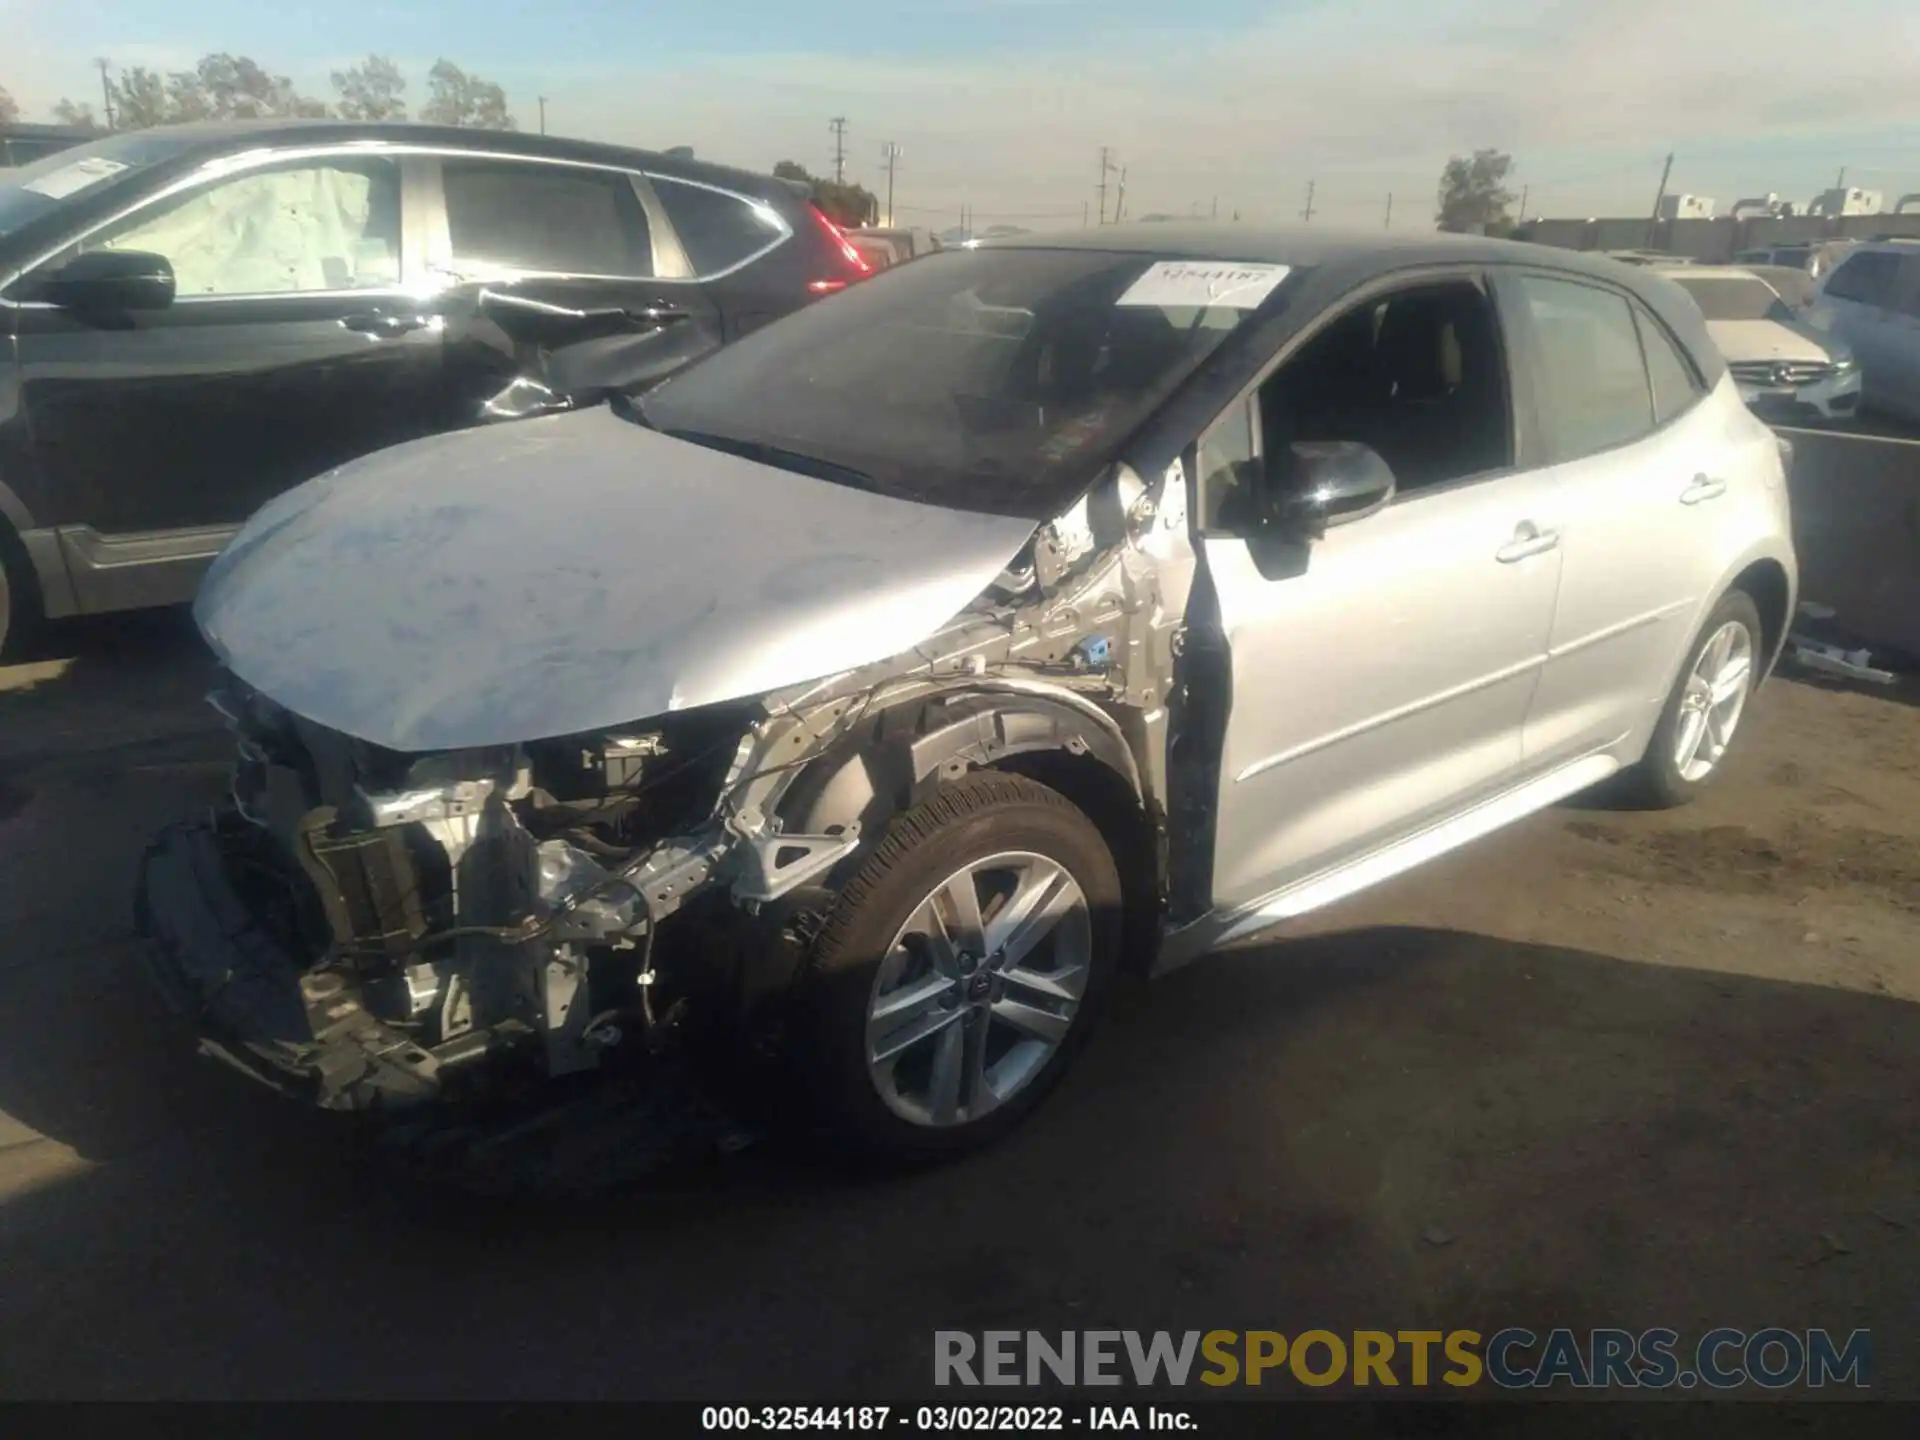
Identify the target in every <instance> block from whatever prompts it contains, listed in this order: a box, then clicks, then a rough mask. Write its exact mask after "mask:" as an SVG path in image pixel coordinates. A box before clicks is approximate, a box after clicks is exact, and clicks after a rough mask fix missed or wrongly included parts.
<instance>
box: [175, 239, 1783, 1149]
mask: <svg viewBox="0 0 1920 1440" xmlns="http://www.w3.org/2000/svg"><path fill="white" fill-rule="evenodd" d="M1785 458H1786V457H1785V450H1784V447H1783V446H1782V445H1781V444H1780V443H1779V442H1778V441H1777V440H1776V438H1775V437H1774V435H1773V434H1772V433H1771V432H1770V431H1769V430H1767V429H1766V428H1765V427H1764V426H1763V425H1762V424H1761V423H1760V422H1759V421H1757V420H1755V419H1754V418H1753V417H1752V415H1750V414H1749V412H1748V410H1747V408H1746V406H1744V405H1743V404H1742V403H1741V400H1740V396H1739V393H1738V391H1737V389H1736V387H1735V385H1734V382H1733V381H1732V380H1731V379H1730V378H1729V377H1728V375H1727V373H1726V369H1725V366H1724V364H1723V363H1722V361H1721V360H1720V359H1719V358H1718V356H1717V355H1716V353H1715V350H1714V346H1713V343H1712V341H1711V340H1710V339H1709V338H1708V336H1707V333H1706V329H1705V326H1704V323H1703V321H1702V319H1701V316H1700V313H1699V311H1698V310H1697V309H1696V308H1695V307H1694V305H1693V304H1692V302H1691V301H1690V300H1689V299H1688V298H1687V297H1686V295H1685V294H1684V293H1682V292H1681V291H1680V290H1678V289H1677V288H1675V287H1674V286H1673V285H1672V284H1671V283H1669V282H1667V281H1664V280H1662V279H1660V278H1658V277H1657V276H1653V275H1650V274H1648V273H1646V272H1644V271H1632V270H1629V269H1628V268H1627V267H1623V266H1618V265H1614V264H1610V263H1608V262H1605V261H1603V260H1589V259H1586V258H1583V257H1581V256H1579V255H1577V254H1573V253H1569V252H1564V251H1556V250H1550V249H1542V248H1535V247H1530V246H1521V245H1513V244H1505V243H1500V242H1494V241H1483V240H1479V239H1464V238H1452V237H1445V236H1414V237H1406V238H1383V237H1379V236H1367V237H1364V238H1361V237H1353V236H1341V235H1338V234H1337V233H1326V232H1318V231H1316V232H1312V233H1300V234H1286V233H1276V234H1263V233H1261V232H1258V231H1255V230H1250V229H1247V228H1243V227H1239V226H1235V227H1232V228H1228V227H1216V228H1212V229H1205V230H1193V231H1181V230H1179V229H1176V228H1173V227H1163V226H1150V227H1145V228H1144V229H1142V230H1139V231H1133V230H1128V229H1124V228H1117V227H1116V228H1108V229H1101V230H1097V231H1093V232H1082V233H1076V234H1073V235H1070V236H1063V237H1057V238H1056V237H1047V236H1021V237H1019V238H1018V239H1017V240H1015V241H1012V242H1010V243H1007V244H1003V245H989V246H986V247H983V248H979V249H967V250H959V251H951V252H946V253H942V254H939V255H935V256H932V257H930V258H928V259H926V260H923V261H917V262H915V263H914V264H912V265H909V266H904V267H901V268H899V269H897V270H894V271H890V272H889V273H887V274H885V275H883V276H880V277H878V278H877V279H875V280H873V281H872V282H870V283H868V284H865V285H862V286H859V287H857V288H856V289H854V290H851V291H849V292H847V293H846V294H844V295H841V296H838V297H836V298H834V299H832V300H830V301H828V302H826V303H823V304H821V305H818V306H814V307H811V308H809V309H807V310H804V311H802V312H800V313H799V314H796V315H794V316H792V317H790V318H787V319H784V320H781V321H779V322H777V323H775V324H773V325H771V326H769V327H767V328H766V329H764V330H761V331H759V332H757V333H755V334H753V335H751V336H748V337H747V338H745V339H743V340H741V341H740V342H738V343H737V344H735V345H733V346H731V347H730V348H728V349H725V350H723V351H720V352H718V353H716V354H714V355H712V356H711V357H709V358H707V359H705V360H703V361H700V362H698V363H697V364H695V365H693V366H692V367H690V368H689V369H687V370H685V371H684V372H682V373H681V374H680V375H679V376H677V377H676V378H674V379H672V380H670V381H668V382H667V383H666V384H665V385H663V386H661V387H659V388H657V389H654V390H652V391H650V392H648V393H647V394H645V395H644V396H643V397H640V398H633V399H625V400H618V401H616V402H615V403H614V404H612V405H611V406H601V407H597V408H594V409H591V410H585V411H581V412H578V413H574V414H568V415H560V416H556V417H552V418H548V419H542V420H536V421H531V422H528V423H525V424H522V425H517V426H509V427H504V428H497V429H487V430H476V431H469V432H466V433H462V434H457V435H452V436H443V437H440V438H436V439H430V440H423V441H418V442H415V443H412V444H408V445H403V446H401V447H399V448H397V449H392V450H388V451H385V452H383V453H380V454H377V455H375V456H373V457H371V458H369V459H365V460H361V461H358V462H355V463H353V464H351V465H348V466H346V467H344V468H342V469H339V470H336V471H333V472H331V473H329V474H326V475H323V476H321V477H319V478H318V479H315V480H313V481H311V482H309V483H308V484H307V485H305V486H304V487H302V488H300V489H298V490H296V491H293V492H292V493H290V494H288V495H286V496H284V497H283V498H281V499H279V500H277V501H275V502H273V503H272V504H270V505H269V506H268V507H267V508H266V509H264V510H262V511H261V512H260V513H259V514H258V515H257V516H256V517H255V518H254V519H253V520H252V521H251V522H250V523H249V524H248V525H247V527H246V528H245V529H244V530H243V531H242V532H241V534H240V535H239V536H238V538H237V539H235V540H234V542H233V543H232V545H231V546H230V548H229V549H228V550H227V551H226V553H225V554H224V555H223V556H222V557H221V558H220V559H219V561H218V562H217V563H216V564H215V566H214V568H213V570H212V571H211V572H210V573H209V575H208V578H207V581H206V584H205V587H204V589H203V590H202V592H201V595H200V599H199V604H198V609H197V615H198V619H199V623H200V625H201V628H202V630H203V631H204V633H205V635H206V637H207V639H208V641H209V642H210V643H211V644H212V646H213V648H214V650H215V651H216V653H217V654H218V656H219V657H220V659H221V661H222V662H223V663H224V665H225V666H226V668H227V670H228V671H229V672H230V675H231V683H230V684H229V685H228V686H227V687H226V688H225V689H224V691H223V692H222V693H221V694H220V695H219V696H217V697H216V700H217V703H218V704H219V706H220V707H221V709H222V710H223V711H224V712H225V714H226V715H227V717H228V718H229V720H230V722H231V724H232V727H233V729H234V730H235V731H236V732H237V736H238V743H239V761H238V767H237V770H236V775H235V780H234V784H233V792H232V797H231V800H230V802H229V803H227V804H226V805H224V806H223V807H222V808H221V809H220V810H219V811H218V812H217V813H216V814H215V815H214V816H213V817H212V818H211V820H210V821H206V822H199V823H193V824H187V825H182V826H179V827H175V828H173V829H170V830H168V831H167V832H165V833H164V834H163V835H162V836H161V837H160V838H159V839H158V840H156V842H155V843H154V846H153V847H152V849H151V851H150V852H149V855H148V858H147V862H146V865H145V868H144V872H143V876H142V880H141V895H140V913H141V917H142V921H143V927H144V929H145V930H146V932H147V934H148V935H149V936H150V937H151V940H152V942H153V943H152V945H151V947H150V949H151V953H152V956H153V970H154V973H155V975H156V977H157V979H158V980H159V982H160V985H161V987H162V989H163V990H164V991H165V992H166V993H167V994H168V995H169V996H171V997H173V998H174V999H175V1000H176V1001H178V1002H179V1003H181V1004H182V1005H184V1006H185V1007H186V1008H187V1009H188V1010H189V1011H190V1012H191V1013H192V1014H193V1015H194V1016H196V1017H197V1019H198V1023H199V1025H200V1028H201V1030H202V1033H203V1036H204V1039H205V1043H206V1045H207V1047H208V1048H209V1049H210V1050H213V1051H214V1052H216V1053H219V1054H221V1055H224V1056H225V1057H227V1058H229V1059H231V1060H233V1061H235V1062H236V1063H237V1064H238V1065H239V1066H240V1067H241V1068H243V1069H245V1070H248V1071H250V1072H252V1073H253V1074H254V1075H256V1076H257V1077H259V1078H262V1079H266V1080H268V1081H270V1082H271V1083H273V1084H275V1085H277V1086H279V1087H281V1088H282V1089H286V1090H289V1091H292V1092H294V1093H297V1094H299V1095H301V1096H304V1097H305V1098H307V1099H308V1100H310V1101H312V1102H313V1103H316V1104H318V1105H320V1106H322V1107H326V1108H329V1109H337V1110H353V1111H377V1112H380V1113H381V1114H383V1115H387V1116H392V1115H395V1114H399V1113H409V1112H410V1113H411V1114H413V1115H415V1116H419V1115H422V1114H427V1115H432V1114H439V1113H446V1107H455V1108H458V1107H461V1106H466V1107H476V1106H477V1107H484V1106H486V1105H488V1104H490V1103H504V1102H503V1101H501V1098H500V1097H503V1096H508V1095H512V1096H524V1095H526V1094H528V1093H530V1092H531V1093H550V1092H551V1091H552V1089H553V1088H554V1087H553V1082H554V1081H555V1080H557V1079H559V1078H560V1077H566V1076H571V1075H584V1074H586V1073H587V1072H596V1071H598V1072H601V1073H602V1074H605V1073H606V1072H608V1071H611V1070H614V1069H619V1070H620V1071H621V1073H622V1074H623V1075H631V1074H633V1073H635V1072H634V1071H633V1069H632V1068H631V1067H628V1066H625V1065H624V1064H623V1063H622V1062H621V1059H620V1057H623V1056H634V1055H641V1056H645V1055H650V1054H657V1053H658V1052H659V1051H660V1050H661V1049H662V1048H663V1047H664V1046H666V1045H667V1044H669V1043H672V1044H681V1045H690V1046H697V1047H700V1049H701V1053H703V1054H706V1055H708V1056H710V1057H712V1056H719V1057H722V1061H723V1064H724V1066H725V1067H727V1068H726V1071H725V1073H727V1074H729V1075H731V1076H735V1077H755V1078H753V1079H752V1085H751V1087H749V1088H752V1087H759V1088H761V1089H763V1090H765V1091H766V1092H768V1093H772V1092H776V1091H777V1092H778V1093H780V1094H782V1095H787V1096H802V1097H804V1098H805V1099H806V1101H807V1102H808V1104H809V1106H810V1108H811V1113H812V1114H814V1115H816V1116H818V1117H820V1118H821V1119H822V1120H824V1121H825V1122H826V1123H827V1124H828V1125H829V1126H830V1127H831V1129H832V1130H834V1131H835V1132H837V1133H838V1134H839V1135H841V1136H844V1137H848V1138H850V1139H853V1140H855V1141H857V1142H859V1143H860V1144H862V1145H864V1146H866V1147H868V1148H870V1149H875V1150H879V1151H881V1152H890V1153H895V1154H898V1153H902V1152H905V1153H915V1154H925V1153H929V1152H941V1151H946V1150H952V1149H958V1148H961V1147H964V1146H967V1145H970V1144H973V1143H977V1142H979V1141H981V1140H983V1139H986V1138H988V1137H990V1136H992V1135H994V1134H996V1133H998V1132H1000V1131H1002V1130H1004V1129H1005V1128H1006V1127H1008V1126H1009V1125H1011V1124H1012V1123H1013V1122H1014V1121H1016V1120H1017V1119H1018V1118H1019V1117H1020V1116H1021V1115H1022V1114H1024V1113H1025V1112H1027V1111H1029V1110H1030V1109H1031V1108H1032V1107H1033V1106H1034V1105H1035V1104H1036V1103H1037V1102H1038V1101H1039V1100H1040V1099H1041V1098H1042V1096H1043V1095H1044V1094H1045V1093H1046V1092H1047V1090H1048V1089H1049V1088H1050V1086H1051V1085H1052V1084H1053V1082H1054V1081H1055V1080H1057V1079H1058V1078H1059V1076H1060V1073H1061V1072H1062V1070H1063V1069H1064V1068H1065V1067H1066V1065H1067V1063H1068V1061H1069V1059H1070V1057H1071V1056H1072V1055H1073V1053H1074V1052H1075V1050H1076V1049H1077V1047H1078V1046H1079V1044H1080V1043H1081V1042H1082V1041H1083V1040H1084V1039H1085V1038H1086V1036H1087V1032H1088V1030H1089V1029H1090V1027H1091V1025H1092V1023H1093V1021H1094V1019H1095V1018H1096V1015H1097V1012H1098V1010H1099V1007H1100V1001H1101V998H1102V995H1103V992H1105V990H1106V989H1107V987H1108V985H1109V984H1110V982H1111V981H1112V980H1113V978H1114V976H1115V974H1116V973H1117V972H1118V971H1120V970H1121V969H1122V968H1124V967H1128V966H1139V967H1140V968H1142V969H1145V970H1159V969H1165V968H1168V967H1170V966H1173V965H1177V964H1179V963H1181V962H1183V961H1186V960H1189V959H1192V958H1195V957H1197V956H1199V955H1201V954H1203V953H1205V952H1206V951H1208V950H1209V949H1212V948H1213V947H1215V946H1218V945H1220V944H1222V943H1225V942H1228V941H1232V940H1236V939H1240V938H1242V937H1245V936H1249V935H1252V934H1254V933H1255V932H1257V931H1260V930H1262V929H1264V928H1266V927H1270V926H1272V925H1273V924H1275V923H1276V922H1278V921H1281V920H1284V919H1286V918H1288V917H1291V916H1295V915H1299V914H1301V913H1303V912H1305V911H1308V910H1311V909H1313V908H1315V907H1317V906H1320V905H1324V904H1326V903H1328V902H1330V901H1333V900H1335V899H1338V898H1340V897H1342V896H1345V895H1349V894H1351V893H1353V892H1355V891H1358V890H1360V889H1363V888H1364V887H1366V886H1369V885H1372V884H1374V883H1376V882H1378V881H1381V880H1384V879H1386V878H1388V877H1390V876H1392V875H1395V874H1397V873H1399V872H1401V871H1404V870H1406V869H1408V868H1409V867H1411V866H1414V865H1417V864H1419V863H1420V862H1422V861H1424V860H1427V859H1430V858H1432V857H1433V856H1436V855H1439V854H1441V853H1442V852H1444V851H1447V850H1450V849H1452V848H1454V847H1456V846H1458V845H1461V844H1463V843H1465V842H1468V841H1471V840H1473V839H1475V838H1477V837H1479V836H1482V835H1485V834H1487V833H1488V832H1490V831H1492V830H1494V829H1496V828H1498V827H1500V826H1502V825H1505V824H1507V823H1509V822H1510V821H1514V820H1517V819H1519V818H1520V817H1522V816H1524V815H1526V814H1528V813H1529V812H1531V811H1535V810H1538V809H1540V808H1541V807H1543V806H1546V805H1550V804H1552V803H1553V802H1555V801H1557V800H1560V799H1562V798H1563V797H1566V796H1568V795H1570V794H1572V793H1573V792H1575V791H1579V790H1583V789H1585V788H1587V787H1589V786H1592V785H1594V784H1596V783H1597V782H1600V781H1604V780H1607V779H1609V777H1612V776H1614V775H1615V773H1616V772H1620V771H1630V772H1632V774H1631V777H1630V779H1631V781H1632V783H1634V784H1635V785H1637V787H1638V789H1639V791H1640V793H1641V794H1642V795H1643V796H1644V797H1646V798H1647V799H1648V800H1650V801H1653V802H1657V803H1662V804H1677V803H1679V802H1682V801H1685V800H1686V799H1687V798H1688V797H1689V796H1691V795H1692V794H1693V793H1694V791H1695V790H1696V789H1698V788H1699V787H1700V786H1701V785H1703V784H1706V783H1708V782H1710V781H1711V779H1712V778H1713V776H1714V775H1715V774H1716V773H1717V772H1718V770H1719V769H1720V767H1721V765H1722V763H1723V761H1724V759H1725V756H1726V754H1727V749H1728V746H1729V744H1730V743H1731V742H1732V741H1733V739H1734V737H1735V735H1736V733H1737V731H1738V728H1739V725H1740V722H1741V719H1742V716H1743V713H1744V711H1745V708H1746V706H1747V704H1748V702H1749V698H1750V696H1751V694H1752V692H1753V689H1754V687H1755V686H1756V685H1757V684H1758V683H1759V682H1760V680H1761V679H1762V678H1763V677H1764V676H1765V675H1766V673H1767V672H1768V670H1769V669H1770V667H1771V665H1772V662H1773V660H1774V658H1775V657H1776V655H1777V654H1778V652H1779V649H1780V646H1781V643H1782V640H1783V637H1784V635H1785V632H1786V629H1787V622H1788V617H1789V616H1790V615H1791V613H1792V611H1793V604H1794V592H1795V566H1794V556H1793V550H1792V545H1791V541H1790V537H1789V525H1788V508H1787V491H1786V485H1785V479H1784V462H1785ZM1276 963H1284V959H1282V960H1279V961H1277V962H1276ZM642 1069H644V1066H642ZM579 1083H580V1082H579V1081H575V1082H572V1085H575V1086H577V1085H578V1084H579ZM623 1083H624V1082H623ZM560 1088H562V1089H569V1088H570V1087H566V1086H563V1087H560Z"/></svg>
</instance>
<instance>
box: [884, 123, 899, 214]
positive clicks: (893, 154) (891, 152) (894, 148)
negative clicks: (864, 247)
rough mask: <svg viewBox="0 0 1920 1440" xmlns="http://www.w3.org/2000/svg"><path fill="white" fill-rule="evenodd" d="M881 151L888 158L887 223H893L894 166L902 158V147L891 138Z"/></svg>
mask: <svg viewBox="0 0 1920 1440" xmlns="http://www.w3.org/2000/svg"><path fill="white" fill-rule="evenodd" d="M880 153H881V154H882V155H884V156H886V159H887V224H888V225H889V226H891V225H892V224H893V167H894V163H895V162H896V161H898V160H899V158H900V147H899V146H898V145H896V144H894V143H893V141H891V140H889V141H887V143H886V144H885V145H882V146H881V147H880Z"/></svg>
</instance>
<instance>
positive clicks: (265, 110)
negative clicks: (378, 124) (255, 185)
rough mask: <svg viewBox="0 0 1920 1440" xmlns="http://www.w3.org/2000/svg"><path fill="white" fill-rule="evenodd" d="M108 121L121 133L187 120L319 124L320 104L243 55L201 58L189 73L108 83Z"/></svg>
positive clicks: (137, 74)
mask: <svg viewBox="0 0 1920 1440" xmlns="http://www.w3.org/2000/svg"><path fill="white" fill-rule="evenodd" d="M107 88H108V93H110V94H111V95H112V96H113V118H114V124H115V125H116V127H117V128H119V129H122V130H145V129H148V128H150V127H152V126H155V125H179V124H183V123H185V122H187V121H190V120H268V119H296V118H318V117H320V116H322V115H325V114H326V113H327V106H326V102H325V101H321V100H314V99H311V98H309V97H308V96H305V95H302V94H301V93H300V92H299V91H298V90H296V89H295V88H294V85H293V82H292V81H291V80H289V79H288V78H287V77H286V76H284V75H274V74H272V73H270V72H269V71H267V70H266V69H264V68H263V67H262V66H261V65H260V64H259V63H258V62H257V61H255V60H251V59H249V58H248V57H246V56H245V55H229V54H227V53H225V52H224V51H221V52H216V53H214V54H212V55H203V56H202V57H201V58H200V62H199V64H197V65H195V66H194V67H193V69H191V70H176V71H174V72H173V73H172V74H171V75H166V76H162V75H160V74H159V73H158V72H156V71H153V70H149V69H147V68H146V67H145V66H144V65H134V66H131V67H130V68H128V69H126V70H123V71H121V72H120V75H119V77H118V78H116V79H112V80H109V81H108V83H107Z"/></svg>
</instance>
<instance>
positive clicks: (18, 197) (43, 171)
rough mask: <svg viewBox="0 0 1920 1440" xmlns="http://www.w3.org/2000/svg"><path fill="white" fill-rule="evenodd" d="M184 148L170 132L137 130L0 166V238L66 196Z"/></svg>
mask: <svg viewBox="0 0 1920 1440" xmlns="http://www.w3.org/2000/svg"><path fill="white" fill-rule="evenodd" d="M183 148H184V142H182V141H181V140H179V139H176V138H174V137H171V136H167V135H164V134H157V133H155V132H152V131H139V132H136V133H133V134H130V135H114V136H110V137H108V138H107V139H104V140H95V141H93V142H92V143H90V144H87V145H75V146H74V147H73V148H71V149H68V150H57V151H55V152H54V153H53V154H51V155H49V156H47V157H46V158H45V159H43V160H36V161H34V163H33V164H31V165H23V166H21V167H20V168H19V169H18V170H5V171H0V239H5V238H6V237H7V236H9V235H11V234H13V233H14V231H16V230H19V229H21V228H22V227H23V226H26V225H29V224H31V223H33V222H34V221H35V220H38V219H40V218H41V217H42V216H43V215H49V214H52V213H53V212H54V211H55V210H58V209H59V208H60V206H61V205H62V204H63V203H65V202H66V201H68V200H71V199H77V198H79V197H81V196H86V195H92V194H95V193H97V192H98V190H99V189H100V187H101V186H103V185H109V184H118V183H120V182H121V181H123V180H125V179H127V178H128V177H129V176H130V175H131V174H133V173H134V172H136V171H139V170H142V169H144V168H145V167H147V166H149V165H151V164H153V163H154V162H155V161H158V160H164V159H167V158H168V157H170V156H173V155H177V154H179V153H180V151H181V150H182V149H183Z"/></svg>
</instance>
